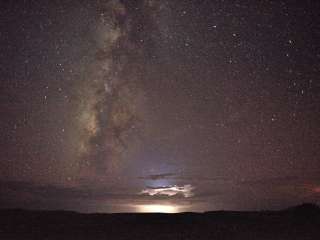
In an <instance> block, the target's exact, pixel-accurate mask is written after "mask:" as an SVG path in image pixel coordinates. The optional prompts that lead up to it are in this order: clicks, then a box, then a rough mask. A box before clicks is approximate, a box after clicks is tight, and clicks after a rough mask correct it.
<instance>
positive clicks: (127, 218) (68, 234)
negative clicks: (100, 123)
mask: <svg viewBox="0 0 320 240" xmlns="http://www.w3.org/2000/svg"><path fill="white" fill-rule="evenodd" d="M0 239H1V240H7V239H24V240H28V239H59V240H60V239H68V240H73V239H80V240H81V239H92V240H98V239H130V240H134V239H137V240H143V239H148V240H156V239H170V240H174V239H185V240H187V239H197V240H199V239H246V240H250V239H252V240H260V239H268V240H274V239H279V240H280V239H281V240H285V239H299V240H301V239H317V240H319V239H320V209H319V208H318V207H317V206H315V205H301V206H298V207H294V208H290V209H287V210H284V211H277V212H268V211H267V212H223V211H220V212H207V213H181V214H79V213H75V212H64V211H25V210H1V211H0Z"/></svg>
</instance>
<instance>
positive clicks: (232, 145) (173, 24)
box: [0, 0, 320, 212]
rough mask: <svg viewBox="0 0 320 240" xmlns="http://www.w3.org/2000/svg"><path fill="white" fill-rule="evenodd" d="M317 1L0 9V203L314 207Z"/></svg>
mask: <svg viewBox="0 0 320 240" xmlns="http://www.w3.org/2000/svg"><path fill="white" fill-rule="evenodd" d="M319 9H320V6H319V3H317V2H316V1H313V2H311V1H304V2H300V3H293V2H290V1H280V2H274V1H263V2H260V3H252V2H250V1H219V0H217V1H202V2H199V1H192V0H191V1H175V0H173V1H160V0H159V1H157V0H139V1H129V0H123V1H121V0H100V1H98V0H95V1H56V0H53V1H50V2H49V3H46V4H44V3H43V2H42V1H21V2H19V3H13V2H11V3H10V2H8V3H1V4H0V12H1V16H2V20H1V21H0V33H1V34H0V41H1V46H2V49H3V50H2V51H1V53H0V63H1V64H0V73H1V74H0V76H1V77H0V80H1V82H0V108H1V116H0V120H1V122H0V133H1V140H0V146H1V149H2V151H1V153H0V160H1V161H0V205H1V207H25V208H41V209H57V208H59V209H68V210H69V209H71V210H77V211H85V212H93V211H99V212H118V211H120V212H122V211H157V209H160V210H161V211H169V212H176V211H206V210H217V209H236V210H244V209H245V210H248V209H250V210H251V209H266V208H269V209H274V208H281V207H287V206H289V205H293V204H298V203H301V202H319V197H320V195H319V192H320V191H319V188H320V178H319V176H320V175H319V173H320V165H319V150H320V149H319V146H320V138H319V136H320V126H319V112H320V105H319V102H320V91H319V89H320V85H319V71H320V67H319V60H320V48H319V39H320V35H319V33H320V29H319V26H320V22H319V17H318V16H319Z"/></svg>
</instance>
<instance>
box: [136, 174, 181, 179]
mask: <svg viewBox="0 0 320 240" xmlns="http://www.w3.org/2000/svg"><path fill="white" fill-rule="evenodd" d="M175 175H176V174H175V173H162V174H152V175H148V176H145V177H139V179H145V180H160V179H165V178H171V177H174V176H175Z"/></svg>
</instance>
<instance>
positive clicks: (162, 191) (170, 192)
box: [140, 184, 194, 198]
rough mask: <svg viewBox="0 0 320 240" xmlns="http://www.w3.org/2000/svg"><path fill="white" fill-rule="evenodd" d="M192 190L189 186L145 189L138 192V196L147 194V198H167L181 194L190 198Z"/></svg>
mask: <svg viewBox="0 0 320 240" xmlns="http://www.w3.org/2000/svg"><path fill="white" fill-rule="evenodd" d="M193 189H194V187H193V186H191V185H190V184H187V185H184V186H181V187H179V186H177V185H174V186H166V187H158V188H151V187H149V188H147V189H144V190H142V191H141V192H140V194H147V195H149V196H156V195H157V196H158V195H166V196H169V197H172V196H175V195H177V194H182V195H183V196H184V197H186V198H188V197H192V196H193V195H194V194H193V192H192V190H193Z"/></svg>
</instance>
